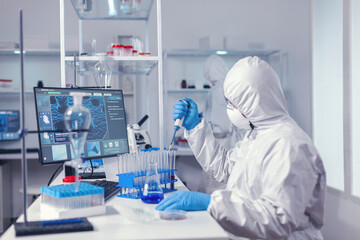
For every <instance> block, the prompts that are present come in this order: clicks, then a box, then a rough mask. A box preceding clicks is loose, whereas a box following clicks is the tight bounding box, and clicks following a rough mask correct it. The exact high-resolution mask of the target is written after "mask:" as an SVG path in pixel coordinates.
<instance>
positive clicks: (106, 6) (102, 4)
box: [71, 0, 154, 20]
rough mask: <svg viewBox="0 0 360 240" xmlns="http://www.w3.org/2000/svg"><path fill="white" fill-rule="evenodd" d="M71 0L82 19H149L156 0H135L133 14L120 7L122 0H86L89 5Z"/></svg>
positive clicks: (80, 0) (77, 0)
mask: <svg viewBox="0 0 360 240" xmlns="http://www.w3.org/2000/svg"><path fill="white" fill-rule="evenodd" d="M71 2H72V4H73V6H74V9H75V12H76V13H77V15H78V17H79V18H80V19H82V20H86V19H88V20H148V19H149V16H150V12H151V8H152V5H153V2H154V0H135V2H136V8H134V9H135V10H134V11H133V13H131V14H124V13H123V11H122V10H121V9H120V6H121V0H108V1H105V0H92V1H91V0H85V1H84V2H85V3H88V6H84V4H79V3H80V2H83V1H82V0H72V1H71Z"/></svg>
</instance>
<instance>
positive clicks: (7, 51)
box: [0, 48, 78, 56]
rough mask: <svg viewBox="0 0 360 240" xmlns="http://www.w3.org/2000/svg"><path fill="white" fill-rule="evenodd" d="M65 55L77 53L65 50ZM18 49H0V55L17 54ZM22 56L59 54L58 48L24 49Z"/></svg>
mask: <svg viewBox="0 0 360 240" xmlns="http://www.w3.org/2000/svg"><path fill="white" fill-rule="evenodd" d="M66 54H67V55H72V54H78V52H76V51H67V52H66ZM18 55H20V50H19V49H17V48H13V49H0V56H18ZM24 56H60V49H25V50H24Z"/></svg>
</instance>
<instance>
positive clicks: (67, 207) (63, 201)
mask: <svg viewBox="0 0 360 240" xmlns="http://www.w3.org/2000/svg"><path fill="white" fill-rule="evenodd" d="M41 192H42V196H41V207H40V209H41V215H42V217H43V218H46V219H47V218H72V217H86V216H93V215H100V214H105V212H106V207H105V204H104V202H105V201H104V188H102V187H98V186H94V185H91V184H88V183H80V184H79V190H78V191H75V184H66V185H57V186H51V187H42V188H41Z"/></svg>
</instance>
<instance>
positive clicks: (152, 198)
mask: <svg viewBox="0 0 360 240" xmlns="http://www.w3.org/2000/svg"><path fill="white" fill-rule="evenodd" d="M163 199H164V194H162V193H148V195H147V196H144V195H142V196H141V200H142V201H143V202H144V203H150V204H157V203H159V202H160V201H161V200H163Z"/></svg>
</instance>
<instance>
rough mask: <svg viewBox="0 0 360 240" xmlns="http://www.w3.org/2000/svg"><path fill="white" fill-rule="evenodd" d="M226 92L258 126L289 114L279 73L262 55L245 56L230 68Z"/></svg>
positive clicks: (279, 120)
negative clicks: (261, 57) (262, 58)
mask: <svg viewBox="0 0 360 240" xmlns="http://www.w3.org/2000/svg"><path fill="white" fill-rule="evenodd" d="M224 95H225V97H226V98H227V99H228V100H229V101H230V102H231V103H233V104H234V105H235V106H236V107H237V108H238V109H239V110H240V111H241V112H242V113H243V114H244V115H245V116H246V117H247V119H248V120H249V121H250V122H251V123H252V124H253V125H254V126H255V127H258V128H261V127H266V126H271V125H273V124H276V123H280V122H281V120H282V119H284V118H287V117H288V116H289V114H288V112H287V109H286V103H285V97H284V93H283V91H282V89H281V85H280V79H279V77H278V76H277V74H276V73H275V71H274V70H273V69H272V68H271V66H270V65H269V64H267V63H266V62H265V61H263V60H261V59H260V58H258V57H246V58H243V59H241V60H239V61H238V62H237V63H236V64H235V65H234V66H233V67H232V68H231V69H230V71H229V73H228V74H227V76H226V79H225V82H224Z"/></svg>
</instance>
